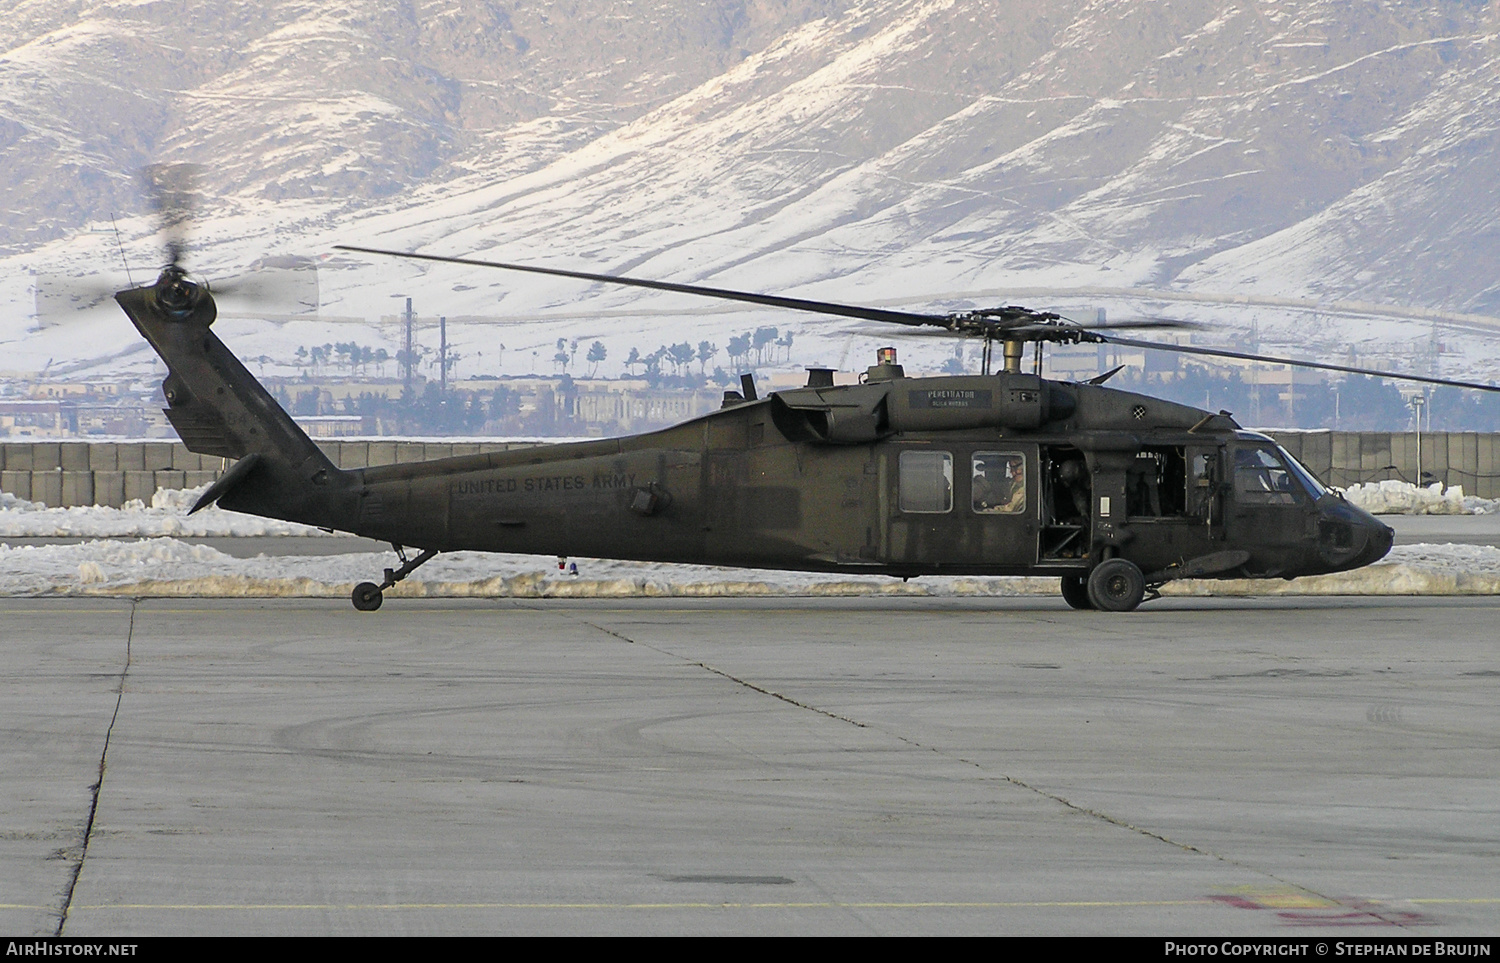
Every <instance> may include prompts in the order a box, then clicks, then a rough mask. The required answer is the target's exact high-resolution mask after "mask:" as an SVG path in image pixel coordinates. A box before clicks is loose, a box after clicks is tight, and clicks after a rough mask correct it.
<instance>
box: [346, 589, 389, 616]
mask: <svg viewBox="0 0 1500 963" xmlns="http://www.w3.org/2000/svg"><path fill="white" fill-rule="evenodd" d="M353 599H354V607H355V608H357V609H359V610H360V611H361V612H373V611H375V610H376V609H378V608H380V603H381V602H384V601H385V595H384V593H382V592H381V591H380V586H378V585H376V584H375V583H374V582H360V583H359V584H358V585H356V586H354V593H353Z"/></svg>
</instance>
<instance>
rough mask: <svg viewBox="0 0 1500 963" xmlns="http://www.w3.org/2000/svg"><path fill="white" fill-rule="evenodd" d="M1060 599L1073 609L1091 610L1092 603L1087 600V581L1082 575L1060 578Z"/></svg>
mask: <svg viewBox="0 0 1500 963" xmlns="http://www.w3.org/2000/svg"><path fill="white" fill-rule="evenodd" d="M1062 597H1063V601H1064V602H1067V603H1068V604H1069V605H1071V606H1072V607H1073V608H1075V609H1092V608H1093V607H1094V603H1093V602H1092V601H1091V600H1090V599H1089V580H1088V579H1087V578H1086V577H1085V576H1082V575H1064V576H1063V577H1062Z"/></svg>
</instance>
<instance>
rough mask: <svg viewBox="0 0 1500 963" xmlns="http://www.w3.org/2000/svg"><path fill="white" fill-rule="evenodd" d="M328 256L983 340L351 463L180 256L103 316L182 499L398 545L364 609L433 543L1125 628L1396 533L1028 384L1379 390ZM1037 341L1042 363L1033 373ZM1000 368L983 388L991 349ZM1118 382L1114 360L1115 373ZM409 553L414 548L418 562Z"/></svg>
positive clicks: (1146, 410)
mask: <svg viewBox="0 0 1500 963" xmlns="http://www.w3.org/2000/svg"><path fill="white" fill-rule="evenodd" d="M336 247H337V249H339V250H344V251H348V252H351V253H360V254H367V255H375V256H382V257H384V256H390V257H401V258H409V259H417V260H425V261H437V262H443V263H454V264H461V265H468V266H472V267H479V268H486V269H503V270H512V271H524V272H532V273H538V274H547V275H553V276H559V277H566V278H573V279H577V280H581V281H590V282H599V283H608V284H618V285H629V286H635V287H642V288H649V289H654V290H661V291H672V292H677V293H683V294H692V295H698V296H702V297H708V298H718V299H727V300H736V301H742V302H748V303H752V304H759V305H763V306H768V307H775V308H780V309H784V310H790V311H806V312H815V313H819V314H823V315H832V316H836V317H848V318H858V319H862V320H865V321H874V322H886V323H893V324H898V325H907V326H929V327H937V328H942V329H944V330H946V331H947V332H948V333H951V334H955V335H960V336H968V337H978V338H982V339H983V342H984V351H983V367H982V371H981V373H980V374H977V375H945V376H940V377H908V376H907V375H906V373H905V371H904V369H903V367H902V365H901V364H900V363H899V361H898V357H897V352H896V349H895V348H893V347H886V348H881V349H880V350H879V352H878V353H877V357H876V359H875V361H876V363H875V364H874V365H872V366H870V367H869V368H868V369H867V370H866V371H865V372H864V374H863V376H862V377H861V378H860V380H859V383H857V384H845V385H836V384H835V379H834V374H835V372H834V371H833V370H832V369H828V368H810V369H809V370H808V379H807V383H806V385H805V386H803V387H799V388H794V389H790V390H783V391H776V392H772V393H769V394H768V395H766V396H765V397H762V396H761V395H760V394H759V392H758V390H757V387H756V384H755V379H754V376H753V375H752V374H744V375H742V376H741V382H740V390H738V391H726V392H725V394H724V401H723V406H722V407H721V408H719V409H718V410H715V411H713V412H711V413H709V414H706V415H702V416H699V417H696V418H692V419H689V420H687V421H684V422H682V423H680V424H677V425H675V426H672V427H669V428H665V429H661V430H657V431H652V432H648V433H645V434H638V435H631V436H626V437H619V438H608V439H601V440H589V441H580V442H570V443H562V444H555V445H548V446H543V447H537V448H530V449H522V450H513V451H506V452H493V453H488V454H478V455H464V456H458V457H450V458H441V459H436V460H432V461H425V462H414V463H403V464H395V465H383V466H378V467H369V468H363V469H351V470H344V469H340V468H338V467H337V466H336V465H334V464H333V463H332V462H331V461H330V460H329V458H328V457H327V456H326V455H325V454H324V453H323V452H322V451H321V450H320V449H319V448H318V447H317V445H316V444H314V443H313V441H312V440H311V439H310V438H309V437H308V436H307V434H306V433H305V432H303V431H302V429H301V428H300V427H298V425H297V424H296V423H295V422H294V421H293V420H292V418H291V417H290V416H289V415H288V414H287V413H286V411H285V410H283V409H282V408H281V406H280V405H278V404H277V402H276V401H275V399H274V398H272V396H271V395H270V394H269V393H268V392H267V391H266V389H265V388H264V387H263V386H262V385H261V384H260V383H259V382H258V381H257V380H256V379H255V378H254V377H253V376H252V375H251V374H250V372H249V371H248V370H247V369H246V368H245V366H244V365H243V364H241V363H240V361H239V360H238V359H237V358H236V357H235V356H234V354H233V353H232V352H231V351H230V350H229V349H228V347H226V346H225V345H224V343H223V342H222V341H220V340H219V338H218V337H217V336H216V335H215V334H214V333H213V332H212V331H211V330H210V327H211V325H212V324H213V322H214V320H215V318H216V316H217V308H216V305H215V302H214V298H213V295H212V293H211V291H210V288H209V285H208V283H207V282H206V281H203V280H201V279H197V278H194V277H192V276H190V275H189V274H188V272H187V271H186V270H185V269H184V267H183V266H182V263H181V258H182V251H183V246H182V244H181V243H180V240H173V241H172V242H171V243H169V245H168V253H169V256H170V262H169V263H168V265H167V266H166V267H165V268H164V269H163V270H162V272H161V274H160V276H159V277H158V278H157V280H156V281H155V282H154V283H152V284H149V285H145V286H141V287H132V288H127V289H125V290H122V291H119V292H117V293H116V294H115V300H116V301H117V302H118V303H119V305H120V307H121V308H122V309H123V310H124V311H125V313H126V315H127V316H128V317H129V318H130V320H131V321H132V322H133V323H134V324H135V326H136V328H137V329H138V330H139V331H140V333H141V335H142V336H143V337H144V338H145V339H146V340H147V341H148V342H149V343H150V345H151V347H152V348H153V349H154V350H155V351H156V352H157V354H158V355H160V356H161V358H162V360H163V361H164V362H165V363H166V366H167V369H168V374H167V376H166V378H165V380H164V381H163V383H162V391H163V395H164V396H165V398H166V402H167V408H166V409H165V413H166V415H167V417H168V419H169V420H170V421H171V423H172V425H173V427H174V428H175V429H176V430H177V433H178V435H179V436H180V437H181V439H182V441H183V443H184V444H185V445H186V446H187V448H188V449H189V450H191V451H194V452H199V453H202V454H208V455H215V456H220V457H223V458H225V459H233V460H234V463H233V465H231V466H230V467H229V468H228V470H226V471H225V472H224V473H223V475H222V476H220V477H219V479H218V480H217V481H216V482H214V483H213V484H212V485H211V486H210V487H209V488H208V489H207V490H206V491H204V493H203V495H202V496H201V497H200V498H199V499H198V501H197V503H196V504H195V505H194V507H193V509H192V510H193V511H198V510H200V509H202V508H205V507H207V506H209V505H212V504H215V503H217V504H218V505H219V506H220V507H222V508H224V509H228V510H231V511H237V512H245V513H249V514H253V515H261V516H264V517H269V518H277V519H284V520H287V521H294V522H300V523H303V524H307V525H312V526H317V527H320V528H324V529H329V530H336V531H343V532H349V533H352V534H355V535H360V536H364V537H367V538H373V539H378V540H380V541H384V542H387V543H389V544H390V545H391V547H392V549H393V550H394V551H395V554H396V557H397V559H398V561H399V562H400V565H399V566H398V567H396V568H394V569H391V568H388V569H385V570H384V577H383V578H382V580H381V581H380V582H378V583H377V582H361V583H360V584H358V585H356V586H355V587H354V589H353V592H352V601H353V604H354V607H355V608H356V609H358V610H361V611H374V610H376V609H378V608H380V606H381V603H382V600H383V595H384V592H385V591H386V590H387V589H390V588H392V587H393V586H395V585H396V584H398V583H399V582H401V581H402V580H403V579H405V578H407V577H408V576H410V575H411V574H412V572H413V571H415V570H416V569H417V568H418V567H419V566H421V565H422V564H424V563H425V562H427V561H428V560H430V559H431V558H432V557H433V556H435V555H437V554H438V553H439V552H451V551H459V550H473V551H485V552H508V553H518V554H533V555H551V556H559V557H565V556H582V557H598V558H615V559H628V560H637V561H647V562H664V563H665V562H674V563H693V564H706V565H726V566H738V567H748V568H764V569H791V570H801V571H817V572H830V573H859V574H880V575H887V576H892V577H898V578H903V579H909V578H916V577H920V576H931V575H978V576H1009V575H1048V576H1055V577H1057V578H1058V579H1059V584H1060V589H1061V594H1062V597H1063V598H1064V600H1065V601H1066V602H1067V603H1068V605H1070V606H1072V607H1073V608H1075V609H1094V610H1100V611H1109V612H1128V611H1131V610H1133V609H1135V608H1137V607H1138V606H1139V605H1140V604H1141V603H1142V602H1143V601H1146V600H1149V599H1153V598H1156V597H1158V595H1159V590H1160V588H1161V586H1163V585H1164V584H1166V583H1167V582H1170V581H1173V580H1177V579H1185V578H1192V579H1203V578H1210V579H1212V578H1220V579H1223V578H1266V579H1270V578H1283V579H1292V578H1297V577H1300V576H1307V575H1320V574H1326V573H1331V572H1340V571H1347V570H1350V569H1355V568H1359V567H1361V566H1365V565H1369V564H1371V563H1372V562H1375V561H1377V560H1379V559H1380V558H1382V557H1384V556H1385V554H1386V553H1387V552H1389V551H1390V548H1391V544H1392V541H1393V537H1394V533H1393V531H1392V530H1391V529H1390V528H1389V527H1387V526H1386V525H1384V524H1383V523H1381V522H1380V521H1379V520H1377V519H1376V518H1375V517H1373V516H1372V515H1370V514H1368V513H1366V512H1364V511H1362V510H1360V509H1358V508H1356V507H1355V506H1353V505H1351V504H1349V503H1348V502H1347V501H1345V500H1344V498H1343V497H1342V495H1341V494H1340V493H1339V492H1337V491H1335V490H1330V489H1328V488H1326V487H1325V486H1324V485H1322V484H1321V483H1320V482H1319V481H1318V479H1317V478H1316V477H1315V476H1314V475H1313V473H1312V472H1310V471H1308V470H1307V469H1306V468H1304V467H1303V466H1302V465H1301V464H1299V463H1298V462H1297V460H1296V459H1295V458H1293V457H1292V456H1291V455H1290V454H1288V453H1287V452H1286V451H1285V450H1284V449H1282V448H1280V447H1279V446H1278V445H1277V444H1276V443H1275V442H1274V441H1272V440H1271V439H1270V438H1269V437H1267V436H1265V435H1263V434H1259V433H1256V432H1253V431H1247V430H1245V429H1243V428H1242V427H1241V426H1240V425H1239V424H1237V423H1236V422H1235V420H1234V419H1233V417H1232V416H1231V414H1230V413H1229V412H1225V411H1220V412H1208V411H1204V410H1200V409H1197V408H1193V407H1189V406H1186V405H1181V404H1176V403H1173V402H1169V401H1164V400H1161V399H1158V398H1154V397H1151V396H1149V395H1145V394H1138V393H1133V392H1129V391H1123V390H1119V389H1114V388H1110V387H1107V386H1106V385H1105V384H1104V382H1105V381H1107V380H1108V378H1109V377H1110V376H1111V375H1112V374H1114V373H1115V372H1114V371H1112V372H1108V373H1105V374H1103V375H1100V376H1099V377H1097V378H1094V379H1091V380H1090V381H1087V382H1082V383H1075V382H1064V381H1058V380H1051V379H1047V378H1043V377H1042V376H1041V373H1040V371H1041V363H1040V359H1041V346H1042V344H1044V343H1074V344H1076V343H1083V342H1099V343H1114V344H1120V345H1126V346H1141V347H1146V348H1152V349H1160V350H1171V351H1182V352H1189V353H1195V354H1203V355H1218V356H1227V357H1233V358H1248V359H1256V360H1265V361H1272V362H1278V363H1285V364H1295V365H1301V366H1306V367H1314V368H1323V369H1328V370H1334V371H1344V372H1353V373H1360V374H1374V375H1380V376H1384V377H1397V378H1405V379H1409V380H1415V381H1424V382H1429V383H1435V384H1444V385H1454V386H1458V387H1465V388H1478V389H1482V390H1489V391H1494V390H1500V387H1497V386H1494V385H1485V384H1474V383H1468V382H1459V381H1448V380H1444V379H1437V378H1424V377H1419V376H1406V375H1390V374H1388V373H1386V372H1379V371H1370V370H1368V369H1362V368H1353V367H1349V366H1344V365H1333V364H1321V363H1314V362H1302V361H1295V360H1292V359H1285V358H1274V357H1268V356H1263V355H1254V354H1248V353H1242V352H1233V351H1227V350H1218V349H1209V348H1203V347H1199V346H1192V345H1175V344H1167V343H1156V342H1149V341H1137V340H1134V339H1131V338H1125V337H1121V336H1120V335H1119V334H1117V333H1115V331H1116V330H1117V329H1119V328H1135V327H1171V326H1180V325H1179V324H1178V323H1177V322H1169V321H1153V320H1147V321H1140V322H1125V323H1114V324H1101V325H1088V326H1086V325H1081V324H1077V323H1075V322H1072V321H1069V320H1068V319H1066V318H1063V317H1061V316H1059V315H1057V314H1054V313H1050V312H1043V311H1034V310H1031V309H1029V308H1024V307H1018V306H1007V307H1000V308H993V309H982V310H973V311H963V312H957V313H949V314H921V313H915V312H906V311H895V310H888V309H883V308H873V307H860V306H855V305H846V304H838V303H835V302H825V301H812V300H806V299H799V298H789V297H782V296H777V295H766V294H756V293H752V292H744V291H733V290H729V289H723V288H713V287H706V286H701V285H688V284H677V283H671V282H664V281H654V280H648V279H641V278H632V277H622V276H615V275H604V274H591V273H585V272H578V271H566V270H560V269H555V268H545V267H538V266H532V265H519V264H510V263H505V262H497V261H485V260H478V259H473V258H460V257H447V256H439V255H428V254H419V253H412V252H404V251H390V250H382V249H376V248H364V247H355V246H348V245H338V246H336ZM1027 344H1035V345H1036V350H1037V362H1036V365H1035V370H1034V371H1033V372H1031V373H1027V372H1024V371H1022V361H1023V354H1024V351H1025V348H1026V345H1027ZM997 345H998V347H999V349H1000V360H1001V365H1000V368H999V370H996V371H994V372H991V371H990V367H991V363H992V359H993V357H994V348H995V346H997ZM1118 370H1119V369H1118V368H1116V369H1115V371H1118ZM408 549H415V550H416V554H414V555H409V554H408Z"/></svg>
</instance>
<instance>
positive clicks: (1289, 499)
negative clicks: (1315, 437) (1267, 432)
mask: <svg viewBox="0 0 1500 963" xmlns="http://www.w3.org/2000/svg"><path fill="white" fill-rule="evenodd" d="M1234 490H1235V496H1236V497H1237V498H1238V499H1239V500H1240V502H1241V503H1243V504H1246V505H1291V504H1294V503H1295V502H1296V500H1297V499H1296V496H1295V494H1294V493H1295V492H1296V491H1297V487H1296V483H1295V482H1294V481H1293V480H1292V473H1291V472H1290V471H1288V470H1287V467H1286V465H1285V464H1284V463H1283V462H1282V461H1281V459H1280V458H1279V457H1277V455H1276V453H1275V452H1274V451H1271V450H1270V449H1267V448H1240V449H1238V450H1237V451H1235V453H1234Z"/></svg>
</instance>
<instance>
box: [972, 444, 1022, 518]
mask: <svg viewBox="0 0 1500 963" xmlns="http://www.w3.org/2000/svg"><path fill="white" fill-rule="evenodd" d="M972 469H973V473H972V476H971V482H970V491H971V493H972V495H973V499H972V500H973V505H974V511H976V512H978V513H979V514H981V515H1020V514H1021V513H1023V512H1025V511H1026V456H1025V455H1023V454H1021V453H1020V452H1018V451H978V452H975V453H974V459H973V462H972Z"/></svg>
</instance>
